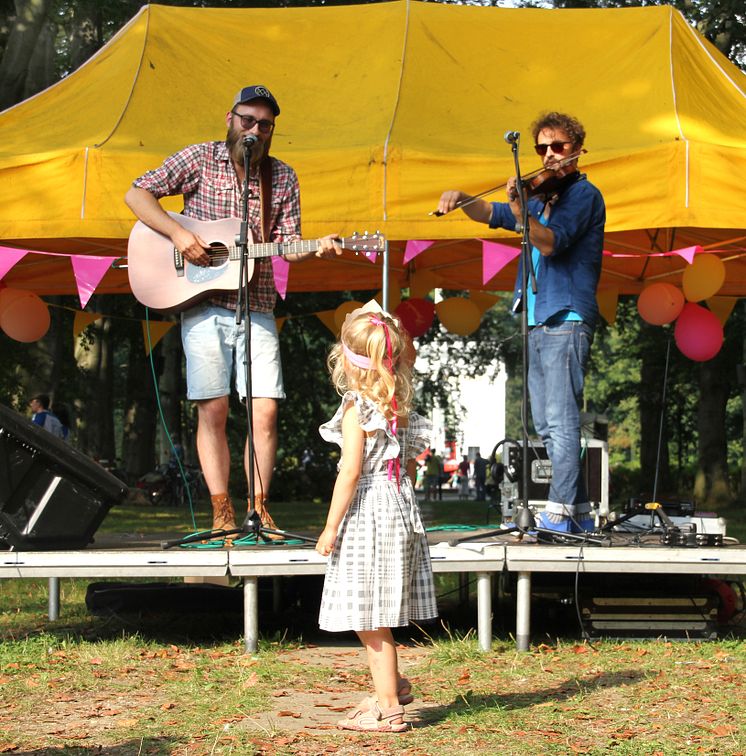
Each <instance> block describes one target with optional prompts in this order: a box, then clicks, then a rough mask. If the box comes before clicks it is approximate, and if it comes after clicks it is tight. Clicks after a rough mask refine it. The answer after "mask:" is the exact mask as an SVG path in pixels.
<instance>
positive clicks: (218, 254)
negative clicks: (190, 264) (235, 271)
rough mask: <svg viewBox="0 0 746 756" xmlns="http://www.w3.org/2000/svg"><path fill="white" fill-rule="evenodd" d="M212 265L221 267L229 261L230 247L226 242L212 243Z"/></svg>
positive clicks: (210, 252)
mask: <svg viewBox="0 0 746 756" xmlns="http://www.w3.org/2000/svg"><path fill="white" fill-rule="evenodd" d="M209 255H210V267H211V268H219V267H220V266H221V265H225V263H226V262H227V261H228V248H227V247H226V246H225V245H224V244H219V243H217V242H213V243H212V244H210V250H209Z"/></svg>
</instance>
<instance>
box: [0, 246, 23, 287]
mask: <svg viewBox="0 0 746 756" xmlns="http://www.w3.org/2000/svg"><path fill="white" fill-rule="evenodd" d="M25 256H26V250H25V249H15V248H13V247H0V280H1V279H2V278H3V276H5V274H6V273H7V272H8V271H9V270H10V269H11V268H12V267H13V266H14V265H15V264H16V263H17V262H18V261H19V260H22V259H23V258H24V257H25Z"/></svg>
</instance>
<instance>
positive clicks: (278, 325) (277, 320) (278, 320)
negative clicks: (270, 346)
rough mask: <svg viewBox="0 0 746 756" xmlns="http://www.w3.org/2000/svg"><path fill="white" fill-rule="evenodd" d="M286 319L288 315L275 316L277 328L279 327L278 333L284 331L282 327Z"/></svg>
mask: <svg viewBox="0 0 746 756" xmlns="http://www.w3.org/2000/svg"><path fill="white" fill-rule="evenodd" d="M286 320H287V317H284V318H275V328H277V334H278V335H279V334H280V333H281V332H282V327H283V326H284V325H285V321H286Z"/></svg>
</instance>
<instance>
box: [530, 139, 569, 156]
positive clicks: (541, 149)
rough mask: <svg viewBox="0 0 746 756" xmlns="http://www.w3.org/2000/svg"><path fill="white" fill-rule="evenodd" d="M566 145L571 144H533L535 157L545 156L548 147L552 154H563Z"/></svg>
mask: <svg viewBox="0 0 746 756" xmlns="http://www.w3.org/2000/svg"><path fill="white" fill-rule="evenodd" d="M566 144H572V142H550V143H549V144H535V145H534V149H535V150H536V154H537V155H546V154H547V150H548V149H549V148H550V147H551V148H552V152H554V153H560V152H564V150H565V145H566Z"/></svg>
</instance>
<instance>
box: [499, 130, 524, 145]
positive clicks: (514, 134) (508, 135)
mask: <svg viewBox="0 0 746 756" xmlns="http://www.w3.org/2000/svg"><path fill="white" fill-rule="evenodd" d="M520 138H521V133H520V132H519V131H506V132H505V136H504V137H503V139H505V141H506V142H507V143H508V144H515V143H516V142H518V140H519V139H520Z"/></svg>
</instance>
